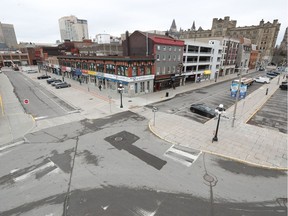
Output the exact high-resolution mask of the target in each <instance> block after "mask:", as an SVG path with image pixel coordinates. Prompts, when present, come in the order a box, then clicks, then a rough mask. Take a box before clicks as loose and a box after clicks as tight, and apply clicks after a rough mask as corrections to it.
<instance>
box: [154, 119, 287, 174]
mask: <svg viewBox="0 0 288 216" xmlns="http://www.w3.org/2000/svg"><path fill="white" fill-rule="evenodd" d="M152 122H153V120H152V119H150V121H149V122H148V127H149V130H150V131H151V132H152V133H153V134H154V135H155V136H156V137H158V138H159V139H162V140H164V141H166V142H169V143H171V144H173V145H180V144H178V143H175V142H173V141H171V140H167V139H165V138H163V137H162V136H160V135H159V134H157V133H156V132H155V131H154V130H153V129H152V126H151V123H152ZM195 150H198V151H202V152H204V153H207V154H211V155H215V156H219V157H222V158H226V159H229V160H233V161H236V162H239V163H243V164H247V165H250V166H254V167H258V168H263V169H270V170H278V171H288V168H286V167H285V168H283V167H275V166H265V165H261V164H257V163H254V162H249V161H245V160H241V159H238V158H234V157H230V156H226V155H223V154H219V153H215V152H211V151H207V150H202V149H195Z"/></svg>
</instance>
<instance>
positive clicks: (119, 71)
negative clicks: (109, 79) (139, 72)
mask: <svg viewBox="0 0 288 216" xmlns="http://www.w3.org/2000/svg"><path fill="white" fill-rule="evenodd" d="M117 75H121V76H128V67H127V66H124V65H118V66H117Z"/></svg>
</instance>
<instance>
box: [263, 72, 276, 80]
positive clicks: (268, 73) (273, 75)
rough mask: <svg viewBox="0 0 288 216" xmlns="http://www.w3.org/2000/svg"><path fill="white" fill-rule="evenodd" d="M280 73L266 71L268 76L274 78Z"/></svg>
mask: <svg viewBox="0 0 288 216" xmlns="http://www.w3.org/2000/svg"><path fill="white" fill-rule="evenodd" d="M278 75H279V74H278V73H275V72H267V73H266V76H267V77H269V78H271V79H273V78H274V77H276V76H278Z"/></svg>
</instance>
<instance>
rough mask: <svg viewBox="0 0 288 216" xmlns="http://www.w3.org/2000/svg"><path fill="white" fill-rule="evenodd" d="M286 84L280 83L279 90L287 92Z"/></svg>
mask: <svg viewBox="0 0 288 216" xmlns="http://www.w3.org/2000/svg"><path fill="white" fill-rule="evenodd" d="M287 84H288V83H287V82H282V83H281V85H280V86H279V88H280V89H281V90H286V91H287Z"/></svg>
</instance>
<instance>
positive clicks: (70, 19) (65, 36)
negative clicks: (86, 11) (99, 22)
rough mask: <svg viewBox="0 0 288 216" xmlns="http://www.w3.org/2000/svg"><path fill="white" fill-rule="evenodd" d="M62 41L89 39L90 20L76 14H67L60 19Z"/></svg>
mask: <svg viewBox="0 0 288 216" xmlns="http://www.w3.org/2000/svg"><path fill="white" fill-rule="evenodd" d="M58 22H59V29H60V35H61V41H65V40H70V41H82V40H83V39H89V35H88V22H87V20H84V19H78V18H77V17H75V16H65V17H62V18H60V19H59V20H58Z"/></svg>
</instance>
